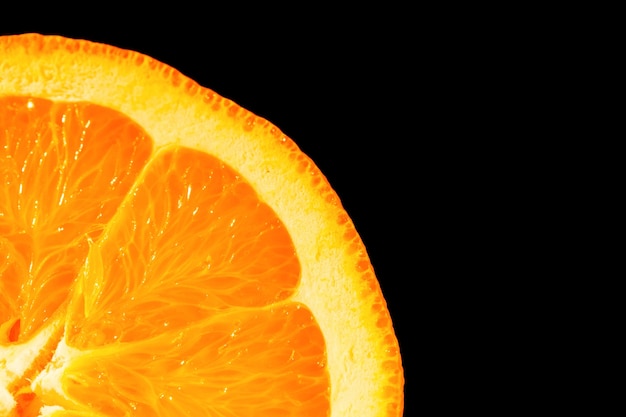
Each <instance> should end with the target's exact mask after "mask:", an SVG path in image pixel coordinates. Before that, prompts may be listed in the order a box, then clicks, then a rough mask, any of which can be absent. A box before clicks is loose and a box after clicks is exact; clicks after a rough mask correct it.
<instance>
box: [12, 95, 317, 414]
mask: <svg viewBox="0 0 626 417" xmlns="http://www.w3.org/2000/svg"><path fill="white" fill-rule="evenodd" d="M0 109H3V110H2V111H0V115H2V116H1V117H2V119H1V120H0V125H2V126H11V130H10V131H6V130H5V131H4V132H1V133H0V150H1V152H2V154H0V158H2V160H3V161H8V163H4V164H3V165H2V170H3V171H2V177H3V183H2V185H3V187H2V188H1V189H0V190H1V191H0V192H1V193H2V194H3V198H2V200H1V201H2V205H1V206H0V222H1V223H0V225H1V228H0V231H1V232H2V236H3V237H2V257H3V258H4V259H6V260H7V261H8V262H5V263H4V266H3V269H2V270H1V271H0V288H2V298H1V299H0V300H1V302H0V323H9V324H10V326H9V325H7V326H5V327H6V329H4V331H5V334H4V335H3V338H4V340H5V341H8V342H15V343H19V342H20V341H22V340H28V338H29V337H31V336H32V335H33V334H34V333H35V332H36V331H37V330H39V329H40V327H41V326H43V325H44V323H45V322H46V320H48V319H49V318H50V317H52V316H54V315H55V311H56V310H58V309H59V308H61V307H62V306H65V305H66V306H65V307H63V310H64V313H65V314H67V319H66V325H65V327H66V335H65V339H66V343H67V344H68V346H70V347H72V348H77V349H80V350H81V351H82V352H85V356H84V357H83V359H82V360H76V361H74V362H72V364H71V366H70V367H69V368H68V369H67V372H66V374H65V376H64V383H65V384H66V392H67V393H68V394H69V395H70V396H71V397H72V399H73V400H74V401H76V402H78V403H80V404H82V405H83V406H85V407H86V408H85V409H86V410H89V409H91V410H93V411H96V412H97V411H101V412H103V413H104V414H105V415H111V416H115V415H120V416H122V415H127V413H138V415H142V416H152V415H154V416H161V415H172V416H182V415H190V416H193V415H223V416H230V415H232V416H239V415H252V413H254V415H257V416H277V415H285V416H287V415H289V416H291V415H293V416H296V415H316V416H317V415H320V416H321V415H326V414H328V410H329V398H328V376H327V374H326V371H325V346H324V341H323V336H322V334H321V331H320V329H319V327H317V325H316V323H315V320H314V319H313V317H312V315H311V313H310V312H309V311H308V309H307V308H306V307H305V306H303V305H301V304H298V303H294V302H289V301H287V299H288V297H289V296H290V295H292V294H293V292H294V291H295V289H296V287H297V285H298V280H299V274H300V267H299V263H298V259H297V257H296V256H295V253H294V248H293V244H292V242H291V240H290V237H289V235H288V233H287V232H286V231H285V229H284V227H283V226H282V224H281V222H280V220H279V219H278V218H277V217H276V215H275V214H274V213H273V211H272V210H271V209H270V208H269V207H268V206H267V205H266V204H264V203H262V202H261V201H260V200H259V199H258V197H257V196H256V194H255V192H254V190H253V189H252V187H250V185H248V184H247V183H246V182H245V181H244V180H243V179H242V178H241V177H240V176H239V175H238V174H237V173H236V172H234V171H233V170H232V169H230V168H229V167H227V166H226V165H225V164H224V163H222V162H220V161H219V160H218V159H216V158H214V157H211V156H209V155H207V154H204V153H201V152H199V151H195V150H191V149H187V148H183V147H177V146H171V147H168V148H163V149H159V150H158V152H156V154H154V155H151V151H152V143H151V140H150V138H149V137H148V136H147V135H146V134H145V132H143V131H142V130H141V129H140V128H139V127H138V126H137V125H136V124H134V123H133V122H132V121H131V120H129V119H128V118H127V117H125V116H123V115H121V114H119V113H117V112H115V111H113V110H110V109H106V108H102V107H100V106H96V105H89V104H83V103H78V104H77V103H73V104H66V103H52V102H50V101H48V100H41V99H35V98H18V97H10V98H2V99H0ZM149 157H150V158H151V159H150V161H149V163H147V164H146V162H147V161H148V158H149ZM42 191H45V192H42ZM0 259H2V258H0ZM85 261H86V262H85ZM83 264H84V267H83V268H82V269H81V266H82V265H83ZM33 289H38V291H32V290H33ZM68 301H69V304H68ZM65 310H66V311H65ZM54 347H56V346H54ZM94 364H95V366H94ZM190 381H191V383H190ZM18 388H19V389H23V387H22V386H16V389H18ZM208 397H210V401H207V398H208ZM20 398H22V405H21V407H22V408H23V410H22V411H19V412H18V415H23V416H37V415H38V413H39V406H41V405H42V404H45V403H46V401H47V400H50V401H51V402H50V403H49V404H54V402H53V401H54V399H52V398H50V399H48V398H46V396H45V395H44V396H43V397H42V398H37V399H35V396H34V394H33V393H32V392H29V391H28V390H26V391H25V392H24V393H23V394H22V395H21V397H20ZM198 398H202V400H201V401H198ZM267 399H272V400H271V401H267ZM207 404H208V405H207ZM27 405H28V406H27ZM69 407H75V405H72V404H70V405H69V406H68V408H69ZM280 410H282V411H280ZM286 410H293V411H286Z"/></svg>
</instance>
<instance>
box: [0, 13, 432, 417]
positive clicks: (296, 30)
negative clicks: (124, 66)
mask: <svg viewBox="0 0 626 417" xmlns="http://www.w3.org/2000/svg"><path fill="white" fill-rule="evenodd" d="M301 13H303V14H302V15H301V17H302V18H303V17H305V15H306V11H304V12H301ZM189 14H193V11H191V12H189ZM185 19H186V20H181V21H178V23H177V27H176V30H170V29H167V26H166V25H165V24H164V23H163V21H161V22H160V23H159V22H156V21H149V20H146V21H145V22H138V21H135V22H125V23H120V22H117V21H109V22H108V23H109V24H105V25H102V24H100V25H95V24H93V25H92V24H90V22H83V24H82V25H76V24H74V25H72V24H70V25H68V24H58V25H56V26H55V25H54V24H52V25H51V24H47V25H39V24H35V23H31V24H23V25H22V24H20V25H16V24H15V23H14V22H9V19H6V20H4V19H3V21H0V31H1V32H0V33H1V34H11V33H24V32H38V33H47V34H60V35H64V36H68V37H75V38H84V39H88V40H92V41H98V42H104V43H108V44H112V45H115V46H118V47H122V48H127V49H132V50H136V51H139V52H142V53H144V54H147V55H150V56H152V57H154V58H156V59H158V60H160V61H162V62H165V63H167V64H169V65H171V66H172V67H174V68H176V69H178V70H179V71H181V72H182V73H183V74H185V75H187V76H188V77H190V78H192V79H194V80H195V81H197V82H198V83H200V84H201V85H203V86H205V87H208V88H211V89H213V90H214V91H215V92H217V93H218V94H220V95H222V96H224V97H227V98H230V99H231V100H233V101H235V102H236V103H238V104H239V105H240V106H242V107H244V108H246V109H248V110H250V111H252V112H254V113H255V114H257V115H259V116H261V117H264V118H266V119H268V120H269V121H271V122H272V123H273V124H275V125H276V126H278V127H279V128H280V129H281V130H282V131H283V132H284V133H285V134H287V135H288V136H289V137H291V138H292V139H293V140H294V141H295V142H296V143H297V144H298V146H299V147H300V148H301V149H302V150H303V151H304V152H305V153H306V154H308V155H309V156H310V157H311V158H312V159H313V160H314V161H315V163H316V164H317V165H318V166H319V167H320V169H321V170H322V172H323V173H324V174H325V175H326V176H327V178H328V180H329V182H330V183H331V185H332V186H333V188H334V189H335V191H336V192H337V193H338V195H339V197H340V198H341V201H342V203H343V205H344V207H345V209H346V210H347V211H348V213H349V215H350V216H351V218H352V219H353V221H354V223H355V225H356V228H357V230H358V232H359V234H360V235H361V238H362V239H363V241H364V243H365V245H366V247H367V249H368V253H369V255H370V258H371V261H372V264H373V265H374V269H375V271H376V274H377V277H378V279H379V282H380V284H381V287H382V290H383V293H384V295H385V298H386V300H387V303H388V308H389V310H390V312H391V315H392V319H393V321H394V326H395V328H396V333H397V336H398V339H399V342H400V347H401V352H402V355H403V363H404V366H405V378H406V386H405V416H411V415H415V411H414V407H415V406H416V405H415V404H414V403H413V400H414V398H415V396H414V395H411V391H412V390H415V389H416V388H415V387H414V386H413V385H412V384H414V381H413V379H414V377H413V376H412V374H411V372H412V371H411V370H412V369H414V368H415V367H416V361H417V360H416V354H417V352H416V349H415V347H410V345H415V343H416V339H417V329H418V323H419V319H418V308H419V306H418V298H421V297H418V296H417V295H415V293H414V292H415V291H417V289H414V288H412V287H411V286H410V284H411V283H412V281H415V280H416V279H417V278H418V277H417V271H418V262H419V254H418V253H417V239H418V238H417V235H416V233H417V230H415V228H414V224H415V223H416V221H415V220H414V219H415V216H417V215H418V211H417V207H418V200H419V196H418V190H417V187H416V185H415V182H414V179H413V176H412V174H411V172H413V171H414V170H415V168H416V167H415V165H416V164H417V163H418V162H417V158H413V157H411V155H412V153H413V152H415V150H414V149H413V146H412V142H414V139H413V137H412V136H413V134H412V133H411V132H414V129H413V126H412V123H413V121H412V118H415V115H414V114H413V111H412V110H410V108H409V107H408V106H410V104H409V103H410V102H411V100H413V97H410V96H407V94H409V93H408V90H407V84H406V78H405V75H406V74H405V71H406V65H407V62H408V61H409V60H410V59H411V51H410V50H406V49H405V50H397V49H396V47H395V46H396V43H395V40H396V39H397V37H400V36H405V33H402V31H401V29H398V28H389V27H387V28H385V27H383V26H381V25H380V24H379V23H380V22H378V21H377V20H375V19H372V20H365V21H357V22H356V23H355V25H353V26H351V27H345V19H351V20H352V21H354V20H355V19H354V18H352V17H349V16H343V17H342V18H339V17H334V18H333V17H328V16H324V18H323V19H322V20H320V19H315V18H313V20H307V22H309V23H306V24H304V23H303V22H304V21H305V20H302V19H296V20H293V19H284V20H283V19H282V18H280V17H275V18H274V19H270V20H263V19H261V18H259V20H258V21H256V22H255V23H254V24H252V25H248V24H246V25H243V24H233V25H231V26H226V27H225V26H223V25H222V26H219V25H217V26H219V27H217V26H216V24H218V23H219V20H220V16H213V17H211V18H206V19H203V18H201V17H199V16H198V17H197V18H195V19H194V18H193V16H188V17H185ZM173 21H175V18H174V16H172V22H173ZM137 25H141V26H140V27H141V29H138V27H137ZM97 26H99V27H97ZM390 30H393V31H394V32H393V33H391V34H390V33H389V31H390ZM407 161H408V162H407ZM418 287H419V285H418ZM412 330H413V331H412ZM414 339H415V342H414Z"/></svg>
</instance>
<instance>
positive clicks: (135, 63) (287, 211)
mask: <svg viewBox="0 0 626 417" xmlns="http://www.w3.org/2000/svg"><path fill="white" fill-rule="evenodd" d="M0 58H1V59H0V74H4V76H2V77H0V95H3V94H4V95H6V94H16V92H19V93H20V94H22V95H29V94H31V95H39V96H41V95H43V97H45V98H49V99H53V100H65V101H84V100H88V101H91V102H94V103H97V104H100V105H103V106H107V107H110V108H114V109H116V110H118V111H120V112H122V113H124V114H126V115H128V116H129V117H131V118H132V119H134V120H135V121H136V122H137V123H139V124H140V125H141V126H144V127H145V128H146V131H147V133H148V134H149V135H150V136H152V138H153V139H154V140H155V143H156V145H157V146H158V145H163V144H167V143H171V142H172V141H174V142H177V143H179V144H181V145H184V146H191V147H195V148H199V149H203V150H205V151H206V152H209V153H211V154H213V155H215V156H217V157H219V158H220V159H221V160H223V161H224V162H226V163H227V164H229V165H231V166H236V167H237V171H239V172H240V173H241V174H242V175H243V176H244V177H246V179H247V180H248V181H249V182H250V183H251V184H252V185H253V186H254V187H255V188H256V189H257V190H258V191H259V194H260V196H261V197H262V198H263V199H264V200H265V201H266V202H267V203H268V204H269V205H270V206H271V207H273V208H274V210H275V211H276V212H277V214H278V215H279V217H281V219H286V221H285V223H286V227H287V228H288V230H289V231H290V233H291V235H292V237H293V238H294V244H295V246H296V248H297V249H298V256H299V258H300V259H302V264H304V265H309V266H310V268H309V269H308V270H303V277H302V285H301V289H300V291H299V292H298V294H297V295H296V297H295V298H296V299H297V300H299V301H302V302H304V303H305V304H307V305H308V306H309V307H310V308H311V310H312V311H313V313H314V315H315V317H316V319H317V320H318V323H319V325H320V326H321V328H322V331H324V330H325V329H330V328H333V329H335V330H334V331H333V332H330V331H329V332H325V331H324V334H325V335H332V336H331V337H336V338H337V340H330V341H328V342H330V343H328V346H329V351H328V366H329V367H334V368H342V369H343V370H344V372H341V373H340V374H341V375H342V377H343V378H344V379H343V380H332V381H331V384H332V387H331V391H332V394H331V395H332V397H333V400H332V403H333V406H334V409H333V411H332V413H333V416H338V415H353V412H354V410H353V407H355V404H358V405H359V407H362V409H360V410H361V411H363V410H368V411H371V412H373V411H374V410H378V409H379V408H380V404H381V402H382V403H383V404H386V407H387V408H386V409H385V410H383V411H382V414H380V413H379V414H372V415H379V416H381V417H382V416H385V417H392V416H393V417H395V416H401V415H402V409H403V401H404V396H403V386H404V375H403V371H402V364H401V358H400V353H399V348H398V342H397V339H396V336H395V333H394V331H393V326H392V323H391V318H390V316H389V312H388V310H387V307H386V302H385V300H384V298H383V295H382V292H381V288H380V286H379V283H378V281H377V279H376V276H375V273H374V271H373V268H372V266H371V263H370V260H369V257H368V255H367V252H366V249H365V247H364V246H363V243H362V241H361V239H360V237H359V235H358V233H357V231H356V230H355V228H354V225H353V223H352V221H351V220H350V218H349V217H348V215H347V214H346V212H345V211H344V209H343V207H342V205H341V202H340V200H339V198H338V196H337V195H336V193H335V192H334V191H333V190H332V188H331V186H330V184H329V183H328V181H327V179H326V178H325V177H324V175H323V174H322V173H321V172H320V170H319V169H318V168H317V166H316V165H315V164H314V162H313V161H312V160H311V159H310V158H309V157H307V156H306V155H305V154H304V153H302V152H301V151H300V150H299V148H298V147H297V145H296V144H295V143H294V142H293V141H292V140H291V139H290V138H289V137H287V136H286V135H284V134H283V133H282V132H281V131H280V130H279V129H278V128H277V127H276V126H274V125H273V124H272V123H270V122H269V121H267V120H265V119H263V118H261V117H258V116H256V115H254V114H252V113H251V112H249V111H247V110H245V109H243V108H241V107H240V106H239V105H237V104H236V103H234V102H233V101H231V100H229V99H226V98H223V97H221V96H220V95H219V94H217V93H215V92H214V91H212V90H210V89H208V88H204V87H201V86H200V85H198V84H197V83H196V82H195V81H193V80H191V79H189V78H187V77H186V76H184V75H183V74H182V73H180V72H179V71H177V70H175V69H173V68H171V67H170V66H168V65H166V64H164V63H161V62H159V61H157V60H155V59H153V58H150V57H148V56H146V55H143V54H141V53H138V52H134V51H128V50H124V49H119V48H116V47H113V46H109V45H105V44H99V43H93V42H90V41H83V40H72V39H67V38H63V37H57V36H42V35H38V34H24V35H13V36H5V37H0ZM64 74H71V76H69V77H68V76H65V77H64ZM76 79H81V80H83V82H81V83H80V84H77V83H75V80H76ZM142 86H149V89H146V88H144V87H142ZM168 96H171V97H177V100H176V101H164V100H163V97H168ZM164 113H167V114H168V118H167V120H166V119H165V118H163V117H161V114H164ZM216 116H218V117H216ZM173 119H174V120H178V121H179V123H171V120H173ZM186 122H188V123H186ZM276 144H279V145H281V146H276ZM235 162H236V163H235ZM286 167H289V169H288V170H286ZM303 174H306V175H303ZM303 206H304V207H306V209H303V208H302V207H303ZM304 231H306V233H303V232H304ZM337 259H341V260H343V266H342V267H341V268H338V267H337ZM338 276H344V279H341V280H339V279H337V278H336V277H338ZM346 278H347V279H349V281H346V280H345V279H346ZM348 282H349V283H348ZM354 288H358V289H359V293H358V294H354V291H353V289H354ZM329 289H332V296H329V297H324V298H323V299H322V298H320V297H313V296H311V294H314V293H317V294H319V291H328V290H329ZM339 305H342V306H348V308H349V309H350V310H351V311H353V312H356V315H357V316H358V317H359V318H360V320H359V321H358V322H354V321H351V320H347V318H345V317H340V316H339V315H337V314H335V312H336V311H339V309H338V308H337V307H338V306H339ZM344 308H345V307H344ZM337 329H339V331H337ZM354 335H357V337H356V338H355V337H354ZM380 358H385V359H384V360H383V361H382V362H381V361H380ZM351 367H365V368H366V369H367V370H368V372H367V375H369V376H370V378H369V379H363V378H362V373H359V375H360V377H359V379H358V380H357V379H356V373H354V372H352V371H351ZM336 374H337V375H338V374H339V373H336ZM331 375H334V374H333V373H332V372H331ZM381 379H384V380H385V382H384V383H382V384H381ZM355 386H359V389H355ZM353 392H357V393H361V394H362V396H361V397H359V398H354V397H353V396H352V394H351V393H353ZM379 411H380V410H379Z"/></svg>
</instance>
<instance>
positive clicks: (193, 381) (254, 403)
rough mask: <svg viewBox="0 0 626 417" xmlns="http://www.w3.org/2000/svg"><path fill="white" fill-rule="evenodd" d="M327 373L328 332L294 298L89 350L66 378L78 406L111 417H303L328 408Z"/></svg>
mask: <svg viewBox="0 0 626 417" xmlns="http://www.w3.org/2000/svg"><path fill="white" fill-rule="evenodd" d="M327 378H328V377H327V374H326V368H325V347H324V341H323V337H322V334H321V332H320V330H319V328H318V327H317V325H316V323H315V321H314V319H313V317H312V316H311V313H310V311H309V310H308V309H306V308H305V307H304V306H302V305H299V304H293V303H290V304H286V305H281V306H276V307H273V308H265V309H253V310H251V309H243V310H242V309H237V311H231V312H229V313H225V314H221V315H217V316H214V317H212V318H207V319H204V320H202V321H201V322H198V323H196V324H194V325H193V326H189V327H187V328H185V329H184V330H182V331H176V332H174V331H168V332H166V333H163V334H161V335H159V336H157V337H155V338H154V339H150V340H144V341H140V342H135V343H123V344H119V345H109V346H108V347H104V348H96V349H93V350H85V351H83V353H82V354H81V356H80V357H79V358H76V359H74V360H73V361H72V362H71V364H70V365H69V366H68V368H67V369H66V370H65V373H64V377H63V384H64V387H65V392H66V393H67V395H69V397H70V399H71V400H73V401H77V402H79V403H80V406H76V405H72V407H76V408H77V409H79V410H80V409H84V410H94V411H102V412H104V413H105V414H106V415H111V416H114V415H120V416H121V415H140V416H172V417H178V416H212V415H215V416H233V417H234V416H252V415H254V416H258V417H275V416H289V417H296V416H304V415H306V416H309V415H310V416H325V415H327V414H328V410H329V396H328V380H327ZM42 400H43V401H44V402H46V401H47V400H48V398H47V396H46V395H45V394H44V395H43V396H42ZM68 408H70V407H69V406H68Z"/></svg>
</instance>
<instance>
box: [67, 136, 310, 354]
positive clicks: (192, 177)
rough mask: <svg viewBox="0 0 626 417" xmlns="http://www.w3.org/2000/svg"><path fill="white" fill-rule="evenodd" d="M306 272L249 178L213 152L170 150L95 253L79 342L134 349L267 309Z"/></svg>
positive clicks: (86, 274) (79, 312)
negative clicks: (204, 323) (238, 310)
mask: <svg viewBox="0 0 626 417" xmlns="http://www.w3.org/2000/svg"><path fill="white" fill-rule="evenodd" d="M299 274H300V266H299V264H298V259H297V257H296V256H295V252H294V248H293V244H292V243H291V240H290V237H289V234H288V233H287V232H286V231H285V229H284V227H283V226H282V224H281V222H280V220H279V219H278V218H277V217H276V214H274V213H273V212H272V211H271V209H270V208H269V207H268V206H267V205H266V204H264V203H262V202H261V201H259V199H258V197H257V196H256V194H255V192H254V190H253V189H252V188H251V187H250V185H249V184H247V183H246V182H245V181H244V180H243V179H242V178H241V176H239V175H237V174H236V173H235V172H234V171H233V170H232V169H230V168H228V167H227V166H225V165H224V164H223V163H221V162H220V161H219V160H217V159H216V158H214V157H211V156H209V155H207V154H203V153H200V152H198V151H195V150H190V149H186V148H180V147H174V148H166V149H162V150H160V151H159V153H158V154H157V155H155V157H154V158H153V160H152V161H151V162H150V164H149V165H148V166H147V168H146V172H144V174H143V175H142V177H141V178H140V180H139V182H138V183H137V185H136V186H135V187H134V188H133V189H132V190H131V192H130V193H129V198H128V199H127V200H126V201H124V203H123V204H122V207H121V208H120V210H119V212H118V213H117V214H116V216H115V217H114V218H113V220H112V222H111V227H110V228H108V229H106V232H105V234H104V236H103V238H102V239H101V240H100V241H99V242H97V243H96V244H94V245H93V247H92V250H91V252H90V255H89V257H88V259H87V263H86V266H85V271H83V273H82V274H81V275H80V276H81V279H82V281H81V287H80V288H81V292H80V294H79V295H80V297H84V300H79V301H78V303H79V305H80V308H78V309H75V310H72V311H71V313H72V316H71V320H72V321H71V323H72V325H73V326H74V327H75V328H76V329H80V334H81V336H80V337H79V338H78V339H80V340H81V341H80V342H79V341H78V339H74V337H73V336H74V334H73V333H71V334H70V335H71V336H70V339H69V342H70V344H72V345H77V346H80V347H89V346H91V345H92V344H94V343H95V344H101V343H110V342H112V341H115V340H119V341H122V342H127V341H132V340H137V339H143V338H146V337H150V336H152V335H154V334H158V333H159V332H162V331H164V330H172V329H179V328H181V327H183V326H186V325H189V324H190V323H192V322H194V321H195V320H198V319H200V318H202V317H205V316H207V315H208V314H213V312H214V311H215V310H223V309H226V308H229V307H232V306H246V307H261V306H265V305H268V304H270V303H274V302H278V301H281V300H284V299H286V298H287V297H288V296H289V295H291V294H293V292H294V291H295V288H296V286H297V284H298V280H299ZM110 277H115V279H110ZM84 338H89V340H91V342H88V341H87V340H86V339H84Z"/></svg>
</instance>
